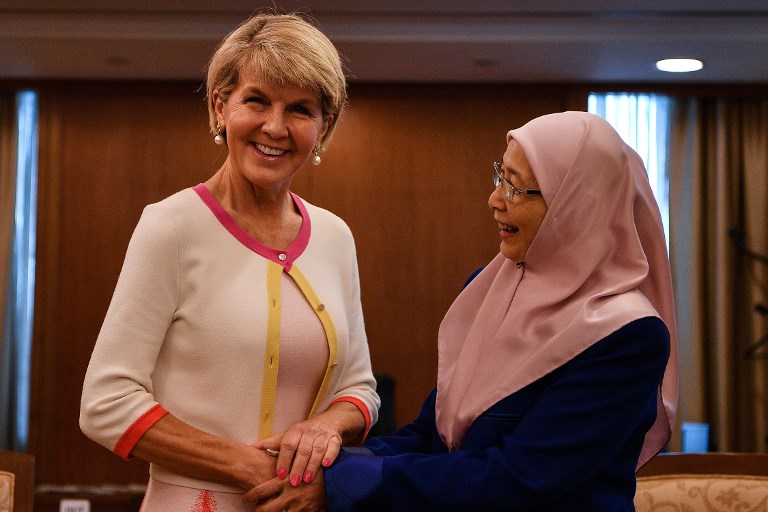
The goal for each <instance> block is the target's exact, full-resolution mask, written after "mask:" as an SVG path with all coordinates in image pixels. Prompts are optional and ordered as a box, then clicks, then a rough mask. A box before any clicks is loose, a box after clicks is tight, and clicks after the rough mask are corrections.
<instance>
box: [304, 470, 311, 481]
mask: <svg viewBox="0 0 768 512" xmlns="http://www.w3.org/2000/svg"><path fill="white" fill-rule="evenodd" d="M311 481H312V472H311V471H307V472H306V473H304V483H305V484H308V483H309V482H311Z"/></svg>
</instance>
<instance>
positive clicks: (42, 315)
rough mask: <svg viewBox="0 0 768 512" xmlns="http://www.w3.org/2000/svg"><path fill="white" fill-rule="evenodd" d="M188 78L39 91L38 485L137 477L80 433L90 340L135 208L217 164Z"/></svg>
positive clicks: (141, 471)
mask: <svg viewBox="0 0 768 512" xmlns="http://www.w3.org/2000/svg"><path fill="white" fill-rule="evenodd" d="M195 89H196V88H195V86H193V85H184V86H152V85H141V86H121V85H110V84H105V85H97V84H94V85H78V84H67V85H63V86H60V87H56V88H53V87H51V88H46V89H44V90H43V91H42V92H41V102H40V104H41V119H40V121H41V137H40V151H41V155H40V169H39V187H40V199H39V216H40V218H39V222H38V282H37V293H36V318H35V340H34V343H35V345H34V356H33V365H34V372H35V373H34V377H33V404H32V417H31V432H30V447H31V450H32V451H33V453H35V454H36V455H37V471H38V480H37V481H38V482H39V483H46V484H56V483H73V482H75V483H98V482H103V481H107V482H145V481H146V478H147V467H146V465H145V464H144V463H143V462H139V461H134V462H131V463H126V462H123V461H121V460H120V459H119V458H118V457H117V456H115V455H113V454H111V453H109V452H108V451H107V450H106V449H104V448H102V447H101V446H99V445H97V444H95V443H93V442H92V441H90V440H88V439H87V438H85V436H83V435H82V433H80V429H79V426H78V414H79V401H80V392H81V388H82V382H83V376H84V375H85V369H86V367H87V365H88V361H89V358H90V353H91V350H92V348H93V344H94V342H95V340H96V336H97V335H98V331H99V328H100V327H101V322H102V320H103V318H104V314H105V313H106V310H107V307H108V305H109V301H110V299H111V296H112V291H113V290H114V286H115V283H116V282H117V276H118V274H119V272H120V268H121V265H122V261H123V257H124V254H125V250H126V248H127V244H128V240H129V239H130V236H131V233H132V232H133V228H134V226H135V225H136V222H137V221H138V219H139V216H140V214H141V210H142V208H143V207H144V206H145V205H146V204H148V203H151V202H155V201H158V200H159V199H162V198H164V197H166V196H167V195H169V194H171V193H173V192H174V191H176V190H179V189H181V188H184V187H187V186H189V185H190V184H195V183H197V182H199V181H202V180H204V179H206V178H207V176H208V175H210V174H211V169H215V168H217V167H218V165H220V163H221V161H222V160H223V158H220V157H219V153H220V150H219V147H218V146H214V145H213V143H212V142H211V138H210V136H209V135H208V132H207V114H206V112H205V110H204V104H203V101H202V97H201V96H200V94H198V93H196V92H195Z"/></svg>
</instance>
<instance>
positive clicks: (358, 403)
mask: <svg viewBox="0 0 768 512" xmlns="http://www.w3.org/2000/svg"><path fill="white" fill-rule="evenodd" d="M336 402H349V403H351V404H352V405H354V406H355V407H357V408H358V409H360V412H361V413H362V414H363V418H364V419H365V430H364V431H363V437H362V439H361V440H360V444H363V442H364V441H365V438H366V437H368V432H369V431H370V430H371V427H372V425H371V412H370V411H369V410H368V407H367V406H366V405H365V402H363V401H362V400H360V399H359V398H355V397H353V396H341V397H339V398H337V399H336V400H334V401H333V402H331V405H333V404H335V403H336Z"/></svg>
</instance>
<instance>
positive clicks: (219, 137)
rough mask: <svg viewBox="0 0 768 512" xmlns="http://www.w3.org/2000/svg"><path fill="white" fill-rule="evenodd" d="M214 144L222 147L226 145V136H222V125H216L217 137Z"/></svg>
mask: <svg viewBox="0 0 768 512" xmlns="http://www.w3.org/2000/svg"><path fill="white" fill-rule="evenodd" d="M213 142H215V143H216V144H217V145H219V146H221V145H222V144H224V136H223V135H222V134H221V125H220V124H219V123H216V136H215V137H214V138H213Z"/></svg>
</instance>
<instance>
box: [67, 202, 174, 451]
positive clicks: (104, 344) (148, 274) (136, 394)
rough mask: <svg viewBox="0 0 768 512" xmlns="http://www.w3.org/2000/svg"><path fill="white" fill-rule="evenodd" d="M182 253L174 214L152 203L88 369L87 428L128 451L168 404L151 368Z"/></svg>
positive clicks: (133, 243)
mask: <svg viewBox="0 0 768 512" xmlns="http://www.w3.org/2000/svg"><path fill="white" fill-rule="evenodd" d="M177 253H178V249H177V245H176V238H175V233H174V230H173V226H172V224H171V222H170V221H169V220H168V219H167V218H166V217H165V216H164V215H163V214H162V212H161V211H160V210H159V209H157V208H152V207H148V208H147V209H145V211H144V213H143V215H142V217H141V219H140V221H139V223H138V225H137V227H136V229H135V231H134V233H133V236H132V238H131V241H130V244H129V246H128V251H127V253H126V257H125V261H124V263H123V268H122V270H121V273H120V277H119V279H118V283H117V286H116V288H115V292H114V295H113V298H112V302H111V304H110V307H109V310H108V311H107V315H106V318H105V320H104V323H103V325H102V328H101V331H100V333H99V338H98V340H97V342H96V346H95V348H94V351H93V354H92V356H91V361H90V363H89V365H88V371H87V373H86V376H85V382H84V385H83V395H82V401H81V414H80V425H81V428H82V430H83V432H84V433H85V434H86V435H87V436H88V437H90V438H91V439H93V440H94V441H97V442H98V443H100V444H102V445H104V446H105V447H107V448H108V449H110V450H114V451H115V452H117V453H118V454H120V455H121V456H123V457H125V458H127V456H128V452H130V449H131V448H132V446H133V444H134V443H135V442H136V441H137V440H138V437H140V435H141V433H143V432H144V431H145V430H146V429H147V428H149V427H150V426H151V425H152V424H153V423H154V422H155V421H157V420H158V419H159V418H160V417H162V415H163V414H162V413H163V412H164V410H163V409H162V407H160V406H159V404H158V402H157V401H156V400H155V397H154V396H153V391H152V387H153V386H152V370H153V368H154V366H155V361H156V359H157V356H158V353H159V351H160V348H161V345H162V343H163V340H164V339H165V334H166V331H167V330H168V326H169V325H170V324H171V321H172V319H173V315H174V311H175V310H176V306H177V300H178V286H179V284H178V274H179V269H178V261H177ZM139 319H140V320H139ZM150 411H152V412H150ZM142 418H143V420H142ZM132 432H133V433H134V434H135V435H132Z"/></svg>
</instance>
